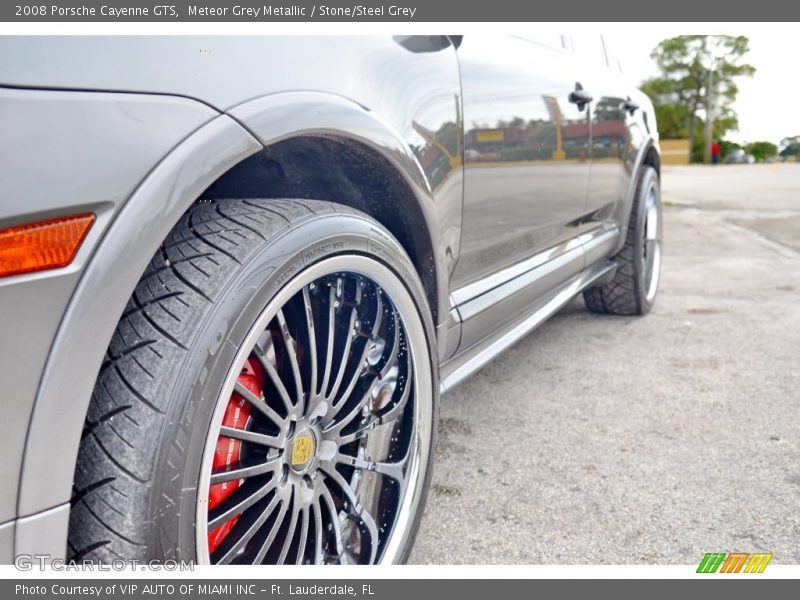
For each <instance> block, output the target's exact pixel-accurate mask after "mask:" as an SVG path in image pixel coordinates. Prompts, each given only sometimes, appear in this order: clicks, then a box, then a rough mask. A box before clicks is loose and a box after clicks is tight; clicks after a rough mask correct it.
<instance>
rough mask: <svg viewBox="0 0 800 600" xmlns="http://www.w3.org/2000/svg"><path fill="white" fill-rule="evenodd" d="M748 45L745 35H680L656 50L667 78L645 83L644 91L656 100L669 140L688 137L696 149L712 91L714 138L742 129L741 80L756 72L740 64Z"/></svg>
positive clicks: (664, 135)
mask: <svg viewBox="0 0 800 600" xmlns="http://www.w3.org/2000/svg"><path fill="white" fill-rule="evenodd" d="M748 44H749V40H748V39H747V38H746V37H745V36H727V35H680V36H677V37H673V38H669V39H666V40H664V41H662V42H661V43H660V44H658V46H656V48H655V49H654V50H653V52H652V54H651V57H652V58H653V60H654V61H655V62H656V65H657V66H658V68H659V70H660V71H661V74H660V76H659V77H654V78H652V79H648V80H647V81H645V82H644V83H643V84H642V90H643V91H644V92H645V93H646V94H647V95H648V96H650V98H651V100H652V101H653V105H654V106H655V108H656V117H657V119H658V125H659V133H660V134H661V135H662V136H663V137H664V138H666V139H669V138H673V139H674V138H681V137H688V138H689V144H690V147H694V145H695V137H696V132H697V128H698V122H699V119H698V113H699V112H701V109H703V108H705V106H706V105H707V103H708V101H709V91H710V92H711V99H712V100H713V101H712V104H713V106H712V113H713V114H714V115H715V118H714V137H717V138H719V137H722V136H723V135H724V134H725V133H726V132H727V131H729V130H731V129H736V128H737V126H738V121H737V118H736V113H735V112H734V110H733V108H732V105H733V102H734V100H736V96H737V94H738V93H739V88H738V86H737V85H736V81H735V79H736V78H737V77H742V76H752V75H753V73H755V67H753V66H752V65H749V64H745V63H741V62H740V60H741V59H742V57H743V56H744V55H745V54H746V53H747V51H748V49H749V48H748ZM709 70H711V71H712V73H711V77H709ZM709 79H710V80H711V86H710V89H709V85H708V83H709ZM704 116H705V115H704ZM662 119H663V126H662Z"/></svg>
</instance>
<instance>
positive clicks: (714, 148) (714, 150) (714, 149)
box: [711, 142, 722, 156]
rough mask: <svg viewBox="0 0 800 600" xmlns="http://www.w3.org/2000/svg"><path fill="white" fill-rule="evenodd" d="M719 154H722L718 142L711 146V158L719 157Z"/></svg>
mask: <svg viewBox="0 0 800 600" xmlns="http://www.w3.org/2000/svg"><path fill="white" fill-rule="evenodd" d="M720 152H722V146H720V143H719V142H714V143H713V144H711V156H719V155H720Z"/></svg>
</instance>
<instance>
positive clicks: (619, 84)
mask: <svg viewBox="0 0 800 600" xmlns="http://www.w3.org/2000/svg"><path fill="white" fill-rule="evenodd" d="M582 41H583V43H584V45H585V46H586V50H587V52H586V53H584V55H583V56H581V54H580V53H579V59H581V60H582V61H584V62H585V63H586V64H592V62H593V64H594V65H595V66H596V68H593V69H592V70H591V73H589V74H588V75H587V76H588V77H589V80H587V84H588V85H590V86H591V87H592V91H593V92H594V102H592V105H591V119H592V149H591V167H590V173H589V193H588V197H587V205H586V208H587V213H588V217H587V219H586V222H585V225H584V226H583V227H582V232H586V231H591V230H592V229H597V228H601V229H611V228H613V227H616V226H617V225H618V219H617V214H618V209H619V207H620V206H621V205H622V204H624V203H625V200H626V198H627V195H628V189H629V184H630V178H631V173H632V170H633V166H634V163H635V159H636V148H635V147H634V144H633V143H632V135H631V128H632V127H635V126H636V123H637V120H638V116H639V115H637V114H636V111H635V110H634V111H633V114H632V113H631V110H630V108H631V107H632V105H630V104H627V101H628V99H629V98H630V93H631V90H630V89H629V87H628V83H627V82H626V81H624V79H623V78H622V77H621V75H620V73H619V68H618V65H616V59H615V58H614V57H613V56H612V55H611V54H610V53H609V50H608V47H607V44H606V43H605V42H604V40H603V38H602V37H601V36H600V35H596V36H592V34H586V36H585V37H584V38H583V40H582ZM589 53H591V56H589V55H588V54H589ZM610 65H611V66H610ZM614 67H616V68H614Z"/></svg>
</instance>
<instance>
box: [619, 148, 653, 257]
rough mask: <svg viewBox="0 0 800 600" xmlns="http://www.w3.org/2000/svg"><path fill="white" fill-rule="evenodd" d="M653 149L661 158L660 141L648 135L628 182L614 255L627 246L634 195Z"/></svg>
mask: <svg viewBox="0 0 800 600" xmlns="http://www.w3.org/2000/svg"><path fill="white" fill-rule="evenodd" d="M651 150H654V151H655V152H656V154H657V155H658V156H659V160H660V157H661V151H660V149H659V146H658V141H657V140H655V139H654V138H653V137H650V136H648V138H647V139H646V140H645V142H644V143H643V144H642V146H641V148H639V152H638V153H637V155H636V162H635V167H634V170H633V172H632V173H631V179H630V183H629V184H628V192H627V194H626V196H625V204H623V205H622V206H621V213H620V214H619V216H618V222H619V224H620V236H619V241H618V242H617V246H616V247H615V248H614V250H613V252H612V253H611V255H612V256H616V254H617V253H619V252H621V251H622V248H623V247H624V246H625V240H626V238H627V236H626V232H627V231H628V224H629V223H630V220H631V210H632V209H633V202H634V200H635V198H634V196H635V194H636V186H637V185H638V184H639V177H640V176H641V172H642V167H643V166H645V162H644V161H645V158H647V155H648V153H649V152H650V151H651ZM659 179H660V175H659Z"/></svg>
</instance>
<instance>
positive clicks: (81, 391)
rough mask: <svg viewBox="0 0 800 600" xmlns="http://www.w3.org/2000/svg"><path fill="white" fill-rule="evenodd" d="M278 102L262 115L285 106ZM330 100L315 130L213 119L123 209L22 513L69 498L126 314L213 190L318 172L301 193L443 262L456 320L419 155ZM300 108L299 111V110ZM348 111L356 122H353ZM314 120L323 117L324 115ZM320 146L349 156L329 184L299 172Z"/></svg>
mask: <svg viewBox="0 0 800 600" xmlns="http://www.w3.org/2000/svg"><path fill="white" fill-rule="evenodd" d="M281 96H292V98H286V97H283V98H281V100H282V101H283V102H281V103H279V106H278V107H277V108H281V104H282V105H283V108H285V107H286V106H285V105H286V103H287V101H291V100H293V99H294V100H297V99H298V98H297V97H296V95H295V94H291V95H290V94H285V95H281ZM323 96H326V95H323ZM273 101H274V99H270V101H268V102H266V103H262V104H261V105H260V107H261V108H263V109H267V108H270V107H272V108H275V106H274V102H273ZM248 104H250V103H248ZM323 104H327V105H329V106H333V110H329V111H328V112H327V113H326V114H325V118H324V119H323V121H324V122H323V123H317V124H316V126H313V127H310V126H309V124H308V123H305V126H304V123H303V121H302V119H299V120H298V121H295V122H292V121H291V120H288V119H287V118H286V117H287V115H286V114H285V112H282V111H280V110H273V111H269V112H270V114H271V116H272V118H271V119H269V120H264V119H265V114H266V113H265V112H263V111H261V110H259V111H256V112H255V113H254V114H256V115H257V116H258V118H259V119H260V120H261V121H260V122H261V124H262V126H261V128H258V127H256V128H253V127H252V121H250V122H248V121H247V120H243V119H242V118H241V117H242V115H241V113H240V114H233V118H232V117H231V116H229V115H222V116H220V117H218V118H216V119H214V120H213V121H211V122H210V123H209V124H207V125H206V126H204V127H202V128H201V129H199V130H198V131H196V132H195V133H194V134H192V135H191V136H190V137H189V138H187V139H186V140H184V142H182V143H181V144H180V145H179V146H178V147H176V148H175V149H174V150H173V151H172V152H171V153H170V154H169V155H168V156H167V157H166V158H164V159H163V160H162V161H161V162H160V163H159V164H158V165H157V166H156V167H155V168H154V169H153V170H152V171H151V172H150V173H149V174H148V176H147V178H146V179H145V180H144V181H143V183H142V184H141V185H140V186H139V187H138V188H137V190H136V191H135V192H134V194H133V195H132V196H131V198H130V199H129V200H128V201H127V202H126V204H125V205H124V206H123V208H122V209H121V210H120V212H119V214H118V215H117V217H116V218H115V220H114V222H113V223H112V224H111V225H110V226H109V228H108V231H107V233H106V235H105V236H104V238H103V240H102V241H101V242H100V244H99V245H98V248H97V250H96V252H95V254H94V255H93V257H92V259H91V261H90V262H89V263H88V264H87V267H86V269H85V271H84V273H83V275H82V278H81V280H80V282H79V284H78V286H77V288H76V290H75V293H74V295H73V297H72V299H71V301H70V304H69V306H68V308H67V311H66V312H65V315H64V317H63V319H62V323H61V326H60V327H59V330H58V333H57V335H56V338H55V340H54V343H53V346H52V349H51V353H50V356H49V357H48V362H47V365H46V367H45V369H44V371H43V375H42V379H41V382H40V385H39V389H38V393H37V397H36V401H35V405H34V410H33V414H32V417H31V422H30V426H29V430H28V437H27V441H26V446H25V455H24V459H23V465H22V475H21V479H20V487H19V495H18V504H17V506H18V514H19V515H20V516H21V517H24V516H27V515H34V514H37V513H40V512H42V511H45V510H49V509H51V508H53V507H56V506H65V505H66V504H67V503H68V502H69V500H70V496H71V493H72V481H73V477H74V469H75V464H76V457H77V450H78V445H79V443H80V439H81V435H82V430H83V425H84V422H85V417H86V413H87V410H88V405H89V401H90V399H91V393H92V389H93V386H94V381H95V379H96V375H97V373H98V372H99V369H100V366H101V363H102V360H103V356H104V354H105V351H106V348H107V346H108V344H109V342H110V339H111V336H112V335H113V332H114V330H115V328H116V325H117V322H118V320H119V317H120V316H121V314H122V312H123V310H124V307H125V304H126V302H127V300H128V298H129V297H130V295H131V294H132V293H133V290H134V289H135V287H136V284H137V283H138V281H139V279H140V277H141V274H142V273H143V272H144V270H145V267H146V265H147V262H148V261H149V260H150V258H151V256H152V255H153V253H154V252H155V251H156V250H157V248H158V246H159V245H160V244H161V242H162V241H163V240H164V239H165V237H166V236H167V234H168V233H169V231H170V230H171V229H172V228H173V227H174V225H175V224H176V223H177V222H178V220H179V219H180V217H181V216H182V215H183V214H184V212H185V211H186V210H187V209H188V208H189V207H190V206H191V205H192V203H193V202H195V201H196V200H197V199H199V198H202V197H203V195H204V194H213V195H217V194H220V193H223V192H224V193H227V194H230V195H234V196H235V195H236V193H244V191H245V189H244V188H246V186H247V185H257V184H258V183H262V184H264V183H265V181H264V180H263V175H264V173H263V170H264V166H265V165H266V166H268V167H269V168H274V167H275V165H276V164H277V165H278V167H280V168H282V169H284V172H285V170H286V168H287V166H290V167H292V170H291V172H292V173H293V175H295V176H298V177H299V176H309V175H310V174H314V175H315V178H316V179H317V181H316V182H315V184H314V185H312V186H308V187H307V191H306V192H305V193H302V192H301V193H300V194H301V196H302V195H310V194H311V193H312V192H313V193H317V192H322V191H325V190H326V189H327V190H328V191H330V192H331V193H333V194H334V196H335V197H333V198H324V199H329V200H333V201H342V200H343V199H344V200H345V201H344V202H343V203H345V204H349V205H350V206H353V207H355V208H358V209H360V210H362V211H364V212H366V213H368V214H371V215H372V216H373V217H375V218H376V219H377V220H378V221H380V222H382V223H383V224H384V225H386V224H387V219H388V220H393V219H399V220H398V221H396V222H395V225H394V226H393V227H388V228H389V229H390V231H391V232H392V233H393V234H394V235H395V237H397V238H398V240H399V241H400V242H401V244H402V245H403V246H404V248H405V249H406V251H407V252H409V254H410V255H411V256H412V259H414V258H415V254H416V255H417V256H420V255H423V256H429V257H432V261H431V264H430V266H429V267H430V268H427V267H426V266H425V263H424V261H423V262H416V261H415V264H416V265H417V269H418V272H419V273H420V276H421V278H422V279H423V283H424V284H425V287H426V292H427V293H428V299H429V301H430V302H431V309H432V312H433V314H434V315H437V314H438V315H439V317H441V315H446V314H447V312H446V308H445V310H444V312H442V311H441V304H442V302H445V303H446V300H447V293H446V291H443V290H446V288H443V285H446V283H443V282H446V279H445V277H444V275H445V274H446V272H447V270H446V267H444V266H443V252H437V247H438V248H439V249H441V243H440V240H439V239H438V238H437V236H436V229H435V212H434V210H433V209H434V207H433V199H432V193H431V190H430V185H429V184H428V182H427V180H426V179H425V175H424V171H423V170H422V168H421V167H420V165H419V163H418V162H417V161H416V159H415V157H414V154H413V152H412V151H411V149H410V148H409V147H408V146H407V145H406V144H405V143H403V142H402V140H401V138H400V136H399V135H397V134H396V133H395V132H394V131H392V130H391V128H389V127H388V126H386V125H385V124H384V123H383V122H381V121H380V120H379V119H378V118H377V117H375V116H374V115H372V114H369V111H367V110H366V109H364V108H363V107H359V106H357V105H354V104H353V103H350V102H349V101H345V100H343V99H340V98H336V97H330V98H324V102H323ZM245 106H246V105H245ZM317 106H319V105H317ZM306 109H308V106H307V105H306ZM294 110H298V111H300V109H299V107H295V109H294ZM342 110H344V111H345V112H346V113H348V114H349V117H347V118H346V119H345V121H342V117H343V115H342ZM234 112H235V111H234ZM301 112H302V111H300V112H298V113H297V114H301ZM358 113H362V114H360V115H359V114H358ZM315 114H317V116H319V115H320V111H317V112H316V113H315ZM267 122H271V123H280V124H281V127H280V128H279V132H278V133H277V134H276V135H273V136H270V137H268V138H266V139H267V141H268V143H265V142H264V139H265V138H264V137H263V134H264V127H263V124H264V123H267ZM342 122H349V123H350V126H349V127H342V126H341V124H342ZM358 123H360V125H358ZM293 125H294V127H293V128H292V129H290V127H292V126H293ZM297 125H300V126H299V127H298V126H297ZM259 131H260V132H261V134H259ZM273 133H275V130H273ZM309 142H314V144H317V145H319V146H321V147H323V148H324V150H325V151H326V152H328V156H329V157H332V156H333V155H334V154H336V153H335V152H334V154H331V153H330V152H331V151H333V150H339V151H343V152H341V154H340V155H339V156H337V157H336V160H335V161H333V162H332V164H331V166H330V169H328V174H329V175H330V174H331V172H330V170H331V169H334V170H338V171H339V173H338V176H337V177H335V178H332V179H329V180H328V182H327V184H326V183H325V179H324V178H323V177H320V176H319V173H318V172H315V171H314V170H313V163H306V165H305V166H304V168H303V169H302V170H298V169H295V167H296V166H297V165H296V164H295V163H296V162H297V161H298V160H299V158H300V157H302V156H303V152H309V148H310V147H312V146H313V145H314V144H311V143H309ZM356 158H358V159H360V160H362V161H365V165H368V166H369V167H370V168H371V169H374V168H379V169H380V170H379V171H374V170H372V176H371V177H372V179H370V177H367V178H366V180H365V181H360V182H359V181H356V182H354V181H353V180H352V175H353V167H354V164H355V159H356ZM363 166H364V165H362V167H363ZM367 171H370V169H368V170H367ZM237 172H238V173H239V174H240V175H246V176H247V177H243V178H242V179H240V180H239V181H238V182H236V181H235V178H234V177H232V174H233V175H235V174H236V173H237ZM234 183H236V185H238V186H239V189H238V190H237V189H236V185H234ZM268 183H269V184H270V185H269V186H268V187H265V188H264V189H265V190H267V191H265V192H264V193H265V194H266V195H267V196H268V197H269V196H270V195H274V194H277V193H278V192H279V191H281V190H284V191H285V190H286V189H287V181H285V180H284V181H280V180H279V179H276V180H271V181H268ZM387 184H392V186H393V188H394V189H393V190H391V192H392V193H389V194H388V195H387V196H386V197H388V198H389V199H390V200H391V202H390V203H389V206H390V208H389V209H388V210H384V211H383V212H381V211H380V210H379V208H380V207H381V204H380V203H374V202H372V203H370V202H369V201H368V198H367V196H368V192H370V191H372V192H374V191H375V190H376V189H379V187H380V185H384V186H385V185H387ZM326 185H327V187H326ZM376 186H377V187H376ZM348 190H349V191H353V190H358V194H356V195H355V196H351V198H350V201H349V202H348V201H347V200H346V198H345V196H344V193H345V192H346V191H348ZM296 195H297V194H296ZM369 195H370V196H371V194H369ZM384 208H385V205H384ZM437 244H439V245H438V246H437ZM420 265H423V268H420ZM437 329H439V328H437ZM439 331H441V329H439ZM65 390H69V391H67V392H65ZM43 473H47V477H43V476H42V474H43ZM62 533H63V539H64V541H65V542H66V538H67V531H66V529H65V530H64V531H63V532H52V534H53V536H60V535H62Z"/></svg>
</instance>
